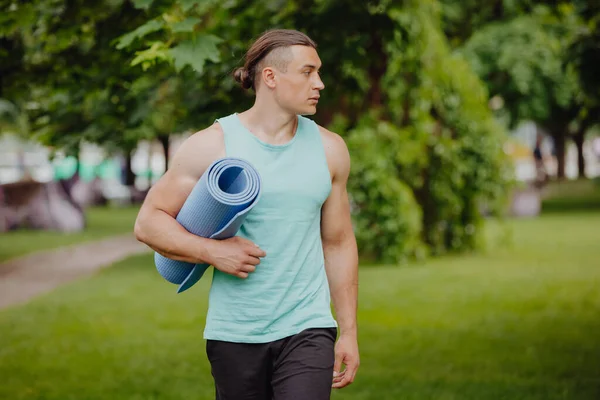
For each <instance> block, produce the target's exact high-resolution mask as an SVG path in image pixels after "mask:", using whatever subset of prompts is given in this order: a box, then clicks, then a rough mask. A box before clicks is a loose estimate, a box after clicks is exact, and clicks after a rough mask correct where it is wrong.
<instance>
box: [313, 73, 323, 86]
mask: <svg viewBox="0 0 600 400" xmlns="http://www.w3.org/2000/svg"><path fill="white" fill-rule="evenodd" d="M314 89H317V90H323V89H325V84H324V83H323V81H322V80H321V77H320V76H319V75H317V79H316V80H315V83H314Z"/></svg>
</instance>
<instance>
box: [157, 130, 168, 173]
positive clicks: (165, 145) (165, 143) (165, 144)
mask: <svg viewBox="0 0 600 400" xmlns="http://www.w3.org/2000/svg"><path fill="white" fill-rule="evenodd" d="M158 140H159V141H160V144H161V145H162V148H163V153H164V155H165V171H166V170H167V169H169V135H159V136H158Z"/></svg>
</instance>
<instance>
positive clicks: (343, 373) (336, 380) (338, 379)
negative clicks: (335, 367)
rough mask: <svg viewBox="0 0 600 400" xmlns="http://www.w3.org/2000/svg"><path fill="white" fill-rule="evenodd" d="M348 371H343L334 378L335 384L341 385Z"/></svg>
mask: <svg viewBox="0 0 600 400" xmlns="http://www.w3.org/2000/svg"><path fill="white" fill-rule="evenodd" d="M345 373H346V371H342V372H340V373H339V374H338V375H336V376H334V377H333V383H334V384H335V383H339V382H341V381H342V379H344V375H345Z"/></svg>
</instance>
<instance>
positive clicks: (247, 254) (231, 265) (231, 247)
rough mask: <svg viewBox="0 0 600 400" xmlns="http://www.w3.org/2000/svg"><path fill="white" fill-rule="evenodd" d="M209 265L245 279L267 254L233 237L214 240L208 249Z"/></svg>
mask: <svg viewBox="0 0 600 400" xmlns="http://www.w3.org/2000/svg"><path fill="white" fill-rule="evenodd" d="M208 253H209V257H208V261H209V263H210V264H211V265H212V266H213V267H215V268H216V269H218V270H219V271H221V272H224V273H226V274H230V275H234V276H237V277H238V278H242V279H245V278H247V277H248V274H249V273H251V272H254V271H255V270H256V266H257V265H258V264H260V258H261V257H265V256H266V255H267V254H266V253H265V252H264V251H263V250H261V249H260V248H259V247H258V245H256V244H254V243H252V242H251V241H249V240H247V239H244V238H241V237H239V236H233V237H231V238H229V239H225V240H215V241H213V243H212V244H211V246H210V248H209V249H208Z"/></svg>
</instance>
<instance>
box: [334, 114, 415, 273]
mask: <svg viewBox="0 0 600 400" xmlns="http://www.w3.org/2000/svg"><path fill="white" fill-rule="evenodd" d="M345 123H347V122H346V121H343V120H341V119H339V120H337V121H336V122H335V123H334V124H333V126H331V127H330V128H332V129H334V130H336V131H339V132H344V131H345V127H344V125H345ZM419 136H420V137H419ZM423 139H424V138H423V135H419V133H418V132H416V131H414V130H412V129H410V128H407V129H399V128H398V127H397V126H396V125H394V124H391V123H389V122H387V121H382V120H380V119H379V118H378V116H377V115H375V114H374V113H370V114H367V115H365V116H364V117H363V118H361V120H360V121H359V124H358V125H357V126H356V127H355V128H353V129H351V130H349V131H348V132H347V133H346V136H345V140H346V142H347V145H348V149H349V151H350V154H351V156H352V168H351V173H350V178H349V180H348V191H349V193H350V199H351V204H352V209H353V216H354V228H355V234H356V239H357V242H358V244H359V247H360V253H361V258H362V259H363V260H364V259H371V260H381V261H388V262H397V263H401V262H404V261H406V260H407V258H409V257H417V258H421V257H423V256H424V255H425V254H426V247H425V246H424V245H423V242H422V241H421V237H420V235H421V232H422V225H423V223H422V211H421V207H420V206H419V204H418V203H417V201H416V199H415V196H414V193H413V190H412V189H411V187H410V186H409V185H408V184H407V183H406V181H405V180H404V179H403V175H408V173H407V172H408V171H409V170H411V169H412V170H414V171H415V172H418V170H419V169H420V168H422V165H420V164H425V163H424V161H425V159H424V158H423V155H425V146H424V143H423Z"/></svg>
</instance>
